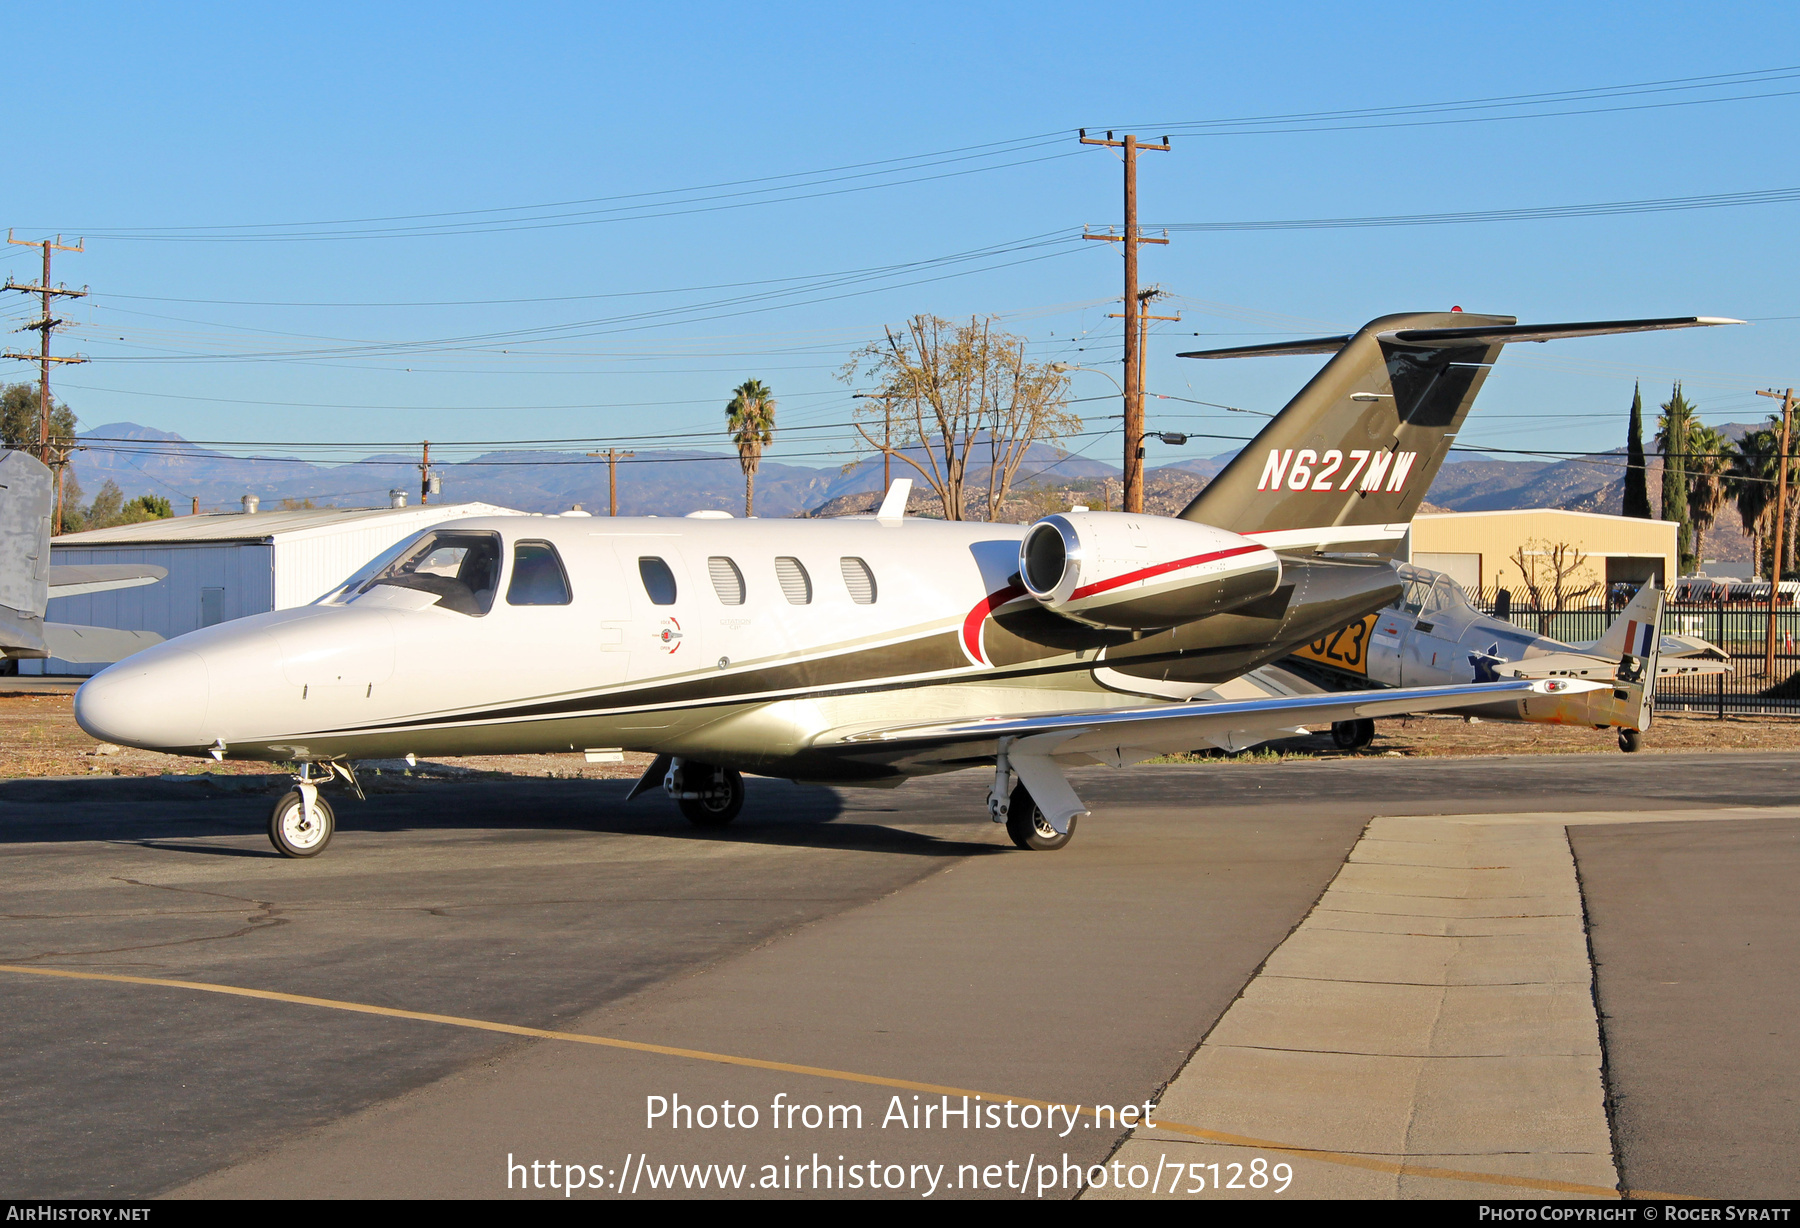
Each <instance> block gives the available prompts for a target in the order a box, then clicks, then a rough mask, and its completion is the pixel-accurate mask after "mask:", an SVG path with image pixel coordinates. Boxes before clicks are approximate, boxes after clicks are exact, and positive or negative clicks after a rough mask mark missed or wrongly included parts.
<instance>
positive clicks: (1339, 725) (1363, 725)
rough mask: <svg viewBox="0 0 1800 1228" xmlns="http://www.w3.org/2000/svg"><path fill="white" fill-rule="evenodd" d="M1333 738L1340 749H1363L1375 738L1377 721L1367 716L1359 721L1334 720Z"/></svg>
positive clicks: (1332, 727)
mask: <svg viewBox="0 0 1800 1228" xmlns="http://www.w3.org/2000/svg"><path fill="white" fill-rule="evenodd" d="M1331 740H1332V741H1333V742H1335V743H1337V747H1338V749H1339V750H1361V749H1362V748H1363V747H1365V746H1367V745H1368V744H1369V743H1371V742H1373V741H1374V740H1375V722H1374V721H1372V720H1369V719H1368V718H1366V717H1365V718H1364V719H1362V720H1359V721H1333V722H1332V725H1331Z"/></svg>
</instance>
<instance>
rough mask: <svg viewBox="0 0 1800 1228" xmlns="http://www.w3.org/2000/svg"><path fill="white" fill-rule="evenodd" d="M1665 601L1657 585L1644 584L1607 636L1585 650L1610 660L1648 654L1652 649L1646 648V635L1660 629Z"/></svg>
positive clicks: (1607, 631)
mask: <svg viewBox="0 0 1800 1228" xmlns="http://www.w3.org/2000/svg"><path fill="white" fill-rule="evenodd" d="M1662 600H1663V595H1662V593H1661V592H1660V591H1659V590H1658V589H1657V587H1656V585H1655V583H1654V582H1652V583H1650V584H1646V585H1644V586H1643V587H1642V588H1640V589H1638V591H1637V593H1636V594H1635V595H1634V596H1633V597H1632V598H1631V600H1630V601H1628V602H1626V603H1625V608H1624V609H1623V610H1620V611H1619V616H1618V617H1617V618H1615V619H1613V621H1612V625H1611V626H1609V627H1607V629H1606V634H1605V635H1603V636H1601V637H1600V638H1599V639H1597V640H1595V641H1594V646H1593V647H1592V648H1589V649H1585V650H1584V651H1587V652H1591V653H1593V654H1594V655H1595V656H1596V657H1605V658H1607V659H1608V660H1616V659H1618V658H1619V657H1620V656H1622V655H1624V654H1625V653H1630V654H1631V655H1633V656H1637V657H1641V656H1646V655H1648V653H1649V651H1650V649H1649V648H1648V647H1646V646H1645V642H1644V636H1645V635H1646V634H1648V633H1650V632H1653V631H1654V630H1655V629H1656V627H1657V622H1658V619H1657V613H1658V611H1659V610H1661V609H1662Z"/></svg>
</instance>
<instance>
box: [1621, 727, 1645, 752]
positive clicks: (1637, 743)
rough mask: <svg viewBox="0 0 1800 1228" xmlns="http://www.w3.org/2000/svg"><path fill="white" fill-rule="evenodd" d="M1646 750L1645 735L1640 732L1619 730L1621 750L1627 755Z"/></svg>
mask: <svg viewBox="0 0 1800 1228" xmlns="http://www.w3.org/2000/svg"><path fill="white" fill-rule="evenodd" d="M1643 748H1644V735H1643V733H1642V732H1641V731H1640V730H1636V729H1621V730H1619V749H1620V750H1622V751H1624V752H1625V753H1626V754H1628V755H1629V754H1633V753H1635V752H1637V751H1640V750H1642V749H1643Z"/></svg>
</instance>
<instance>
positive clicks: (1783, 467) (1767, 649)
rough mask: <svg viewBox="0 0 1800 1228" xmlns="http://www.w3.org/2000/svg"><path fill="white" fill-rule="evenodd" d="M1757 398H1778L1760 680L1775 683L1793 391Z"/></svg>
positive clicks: (1770, 392) (1761, 394)
mask: <svg viewBox="0 0 1800 1228" xmlns="http://www.w3.org/2000/svg"><path fill="white" fill-rule="evenodd" d="M1756 395H1757V396H1759V397H1780V398H1781V451H1780V452H1779V453H1777V460H1776V462H1775V548H1774V549H1773V550H1772V551H1770V562H1769V628H1768V635H1767V637H1766V639H1765V640H1764V643H1763V677H1765V678H1767V679H1768V680H1769V681H1770V682H1774V681H1775V598H1776V597H1777V596H1778V595H1779V594H1780V592H1781V548H1782V543H1781V534H1782V530H1783V529H1784V528H1785V527H1786V526H1787V471H1788V428H1789V427H1790V425H1791V424H1792V423H1793V419H1794V390H1793V389H1792V388H1789V389H1787V390H1786V391H1785V392H1776V391H1775V390H1774V389H1769V390H1767V391H1765V390H1763V389H1761V388H1758V389H1757V390H1756Z"/></svg>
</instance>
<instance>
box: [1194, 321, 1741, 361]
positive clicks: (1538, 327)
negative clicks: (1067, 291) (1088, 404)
mask: <svg viewBox="0 0 1800 1228" xmlns="http://www.w3.org/2000/svg"><path fill="white" fill-rule="evenodd" d="M1743 323H1746V321H1744V320H1733V319H1729V318H1727V317H1725V316H1670V317H1668V318H1666V319H1658V320H1584V321H1581V322H1578V323H1573V324H1503V325H1499V326H1495V325H1488V326H1485V327H1475V328H1400V329H1395V330H1393V331H1391V332H1383V333H1378V334H1376V336H1377V337H1378V338H1379V339H1380V340H1382V341H1387V342H1390V343H1395V344H1399V345H1416V346H1421V347H1423V348H1426V349H1434V350H1436V349H1450V348H1453V347H1456V346H1466V345H1500V344H1504V343H1506V342H1509V341H1555V340H1558V339H1560V338H1563V337H1604V336H1607V335H1608V334H1610V333H1653V332H1661V331H1663V330H1664V329H1670V328H1706V327H1709V326H1711V325H1714V324H1743ZM1353 336H1355V334H1354V333H1345V334H1344V335H1343V336H1341V337H1308V338H1306V339H1305V340H1302V341H1276V342H1272V343H1270V344H1268V345H1235V346H1231V347H1230V348H1228V349H1222V350H1189V351H1188V352H1187V353H1185V354H1177V355H1176V357H1177V358H1276V357H1280V356H1282V355H1285V354H1335V353H1337V352H1338V351H1339V350H1341V349H1343V348H1344V347H1345V346H1346V345H1348V344H1350V338H1351V337H1353Z"/></svg>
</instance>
